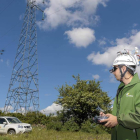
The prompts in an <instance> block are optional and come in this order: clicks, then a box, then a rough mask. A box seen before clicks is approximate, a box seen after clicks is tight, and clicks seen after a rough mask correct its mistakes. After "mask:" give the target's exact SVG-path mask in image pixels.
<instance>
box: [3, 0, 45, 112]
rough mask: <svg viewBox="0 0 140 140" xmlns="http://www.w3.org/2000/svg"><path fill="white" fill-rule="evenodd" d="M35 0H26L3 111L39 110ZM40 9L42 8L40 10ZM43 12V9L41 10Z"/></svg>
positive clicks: (36, 7)
mask: <svg viewBox="0 0 140 140" xmlns="http://www.w3.org/2000/svg"><path fill="white" fill-rule="evenodd" d="M37 9H39V10H40V8H39V7H38V6H37V5H36V1H35V0H34V1H33V0H27V6H26V12H25V15H24V22H23V25H22V30H21V34H20V39H19V45H18V48H17V53H16V57H15V62H14V66H13V71H12V76H11V80H10V84H9V89H8V94H7V98H6V101H5V107H4V112H6V113H7V112H12V111H13V112H19V113H25V114H26V113H27V112H28V111H30V110H32V111H38V110H39V85H38V57H37V31H36V10H37ZM41 11H42V10H41ZM42 12H43V11H42Z"/></svg>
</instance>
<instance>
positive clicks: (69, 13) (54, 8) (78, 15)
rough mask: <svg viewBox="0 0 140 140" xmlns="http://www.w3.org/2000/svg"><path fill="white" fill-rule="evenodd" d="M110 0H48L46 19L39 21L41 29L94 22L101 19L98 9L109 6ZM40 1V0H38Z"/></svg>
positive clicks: (45, 11)
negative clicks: (97, 12) (97, 13)
mask: <svg viewBox="0 0 140 140" xmlns="http://www.w3.org/2000/svg"><path fill="white" fill-rule="evenodd" d="M108 1H109V0H48V2H46V3H45V6H46V9H45V10H44V13H45V19H44V21H38V25H39V27H40V28H41V29H44V30H46V29H50V28H56V27H57V26H59V25H63V24H65V25H67V26H76V25H78V26H79V25H89V24H94V23H96V22H97V21H98V20H99V16H97V15H96V11H97V8H98V6H99V5H103V6H104V7H106V6H107V2H108ZM37 3H40V0H37Z"/></svg>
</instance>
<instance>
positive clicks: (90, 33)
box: [65, 28, 95, 48]
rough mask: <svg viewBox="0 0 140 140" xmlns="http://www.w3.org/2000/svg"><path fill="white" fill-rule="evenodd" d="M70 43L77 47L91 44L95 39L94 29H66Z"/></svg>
mask: <svg viewBox="0 0 140 140" xmlns="http://www.w3.org/2000/svg"><path fill="white" fill-rule="evenodd" d="M65 34H67V35H68V38H69V40H70V43H72V44H75V45H76V47H84V48H86V47H87V46H88V45H89V44H91V43H92V42H94V41H95V35H94V30H92V29H90V28H74V29H73V30H72V31H66V32H65Z"/></svg>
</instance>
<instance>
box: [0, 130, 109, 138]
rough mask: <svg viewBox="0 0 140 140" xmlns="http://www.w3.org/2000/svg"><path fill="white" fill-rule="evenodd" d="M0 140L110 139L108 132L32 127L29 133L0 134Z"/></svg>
mask: <svg viewBox="0 0 140 140" xmlns="http://www.w3.org/2000/svg"><path fill="white" fill-rule="evenodd" d="M0 140H110V135H109V134H98V135H95V134H92V133H84V132H68V131H61V132H60V131H55V130H47V129H46V128H41V127H38V128H37V127H36V128H33V131H32V132H31V133H25V134H20V135H12V136H11V135H1V136H0Z"/></svg>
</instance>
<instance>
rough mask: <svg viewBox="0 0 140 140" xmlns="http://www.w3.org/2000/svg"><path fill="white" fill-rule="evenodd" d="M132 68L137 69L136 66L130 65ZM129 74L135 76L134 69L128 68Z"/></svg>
mask: <svg viewBox="0 0 140 140" xmlns="http://www.w3.org/2000/svg"><path fill="white" fill-rule="evenodd" d="M130 67H132V68H133V69H136V66H132V65H130ZM127 68H128V67H127ZM128 72H129V73H130V74H131V75H134V72H135V71H133V70H132V69H130V68H128Z"/></svg>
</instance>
